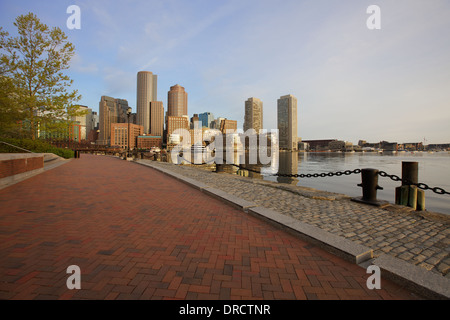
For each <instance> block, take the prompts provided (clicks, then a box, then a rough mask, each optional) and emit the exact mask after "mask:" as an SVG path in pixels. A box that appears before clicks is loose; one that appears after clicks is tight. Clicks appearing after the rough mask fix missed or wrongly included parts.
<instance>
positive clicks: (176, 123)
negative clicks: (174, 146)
mask: <svg viewBox="0 0 450 320" xmlns="http://www.w3.org/2000/svg"><path fill="white" fill-rule="evenodd" d="M177 129H185V130H189V121H188V117H187V116H186V117H172V116H168V117H166V135H167V143H169V142H171V141H173V139H175V140H176V138H174V137H172V135H173V134H174V132H175V130H177ZM171 143H173V142H171Z"/></svg>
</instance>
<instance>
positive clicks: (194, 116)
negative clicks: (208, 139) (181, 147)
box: [189, 113, 200, 129]
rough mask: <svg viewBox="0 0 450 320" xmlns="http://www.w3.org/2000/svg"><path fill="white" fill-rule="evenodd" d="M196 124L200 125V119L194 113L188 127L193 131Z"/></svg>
mask: <svg viewBox="0 0 450 320" xmlns="http://www.w3.org/2000/svg"><path fill="white" fill-rule="evenodd" d="M196 123H200V119H199V117H198V114H196V113H194V115H193V116H192V118H191V122H190V125H189V126H190V128H191V129H194V127H195V124H196Z"/></svg>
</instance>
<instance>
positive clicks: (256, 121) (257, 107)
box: [244, 98, 263, 133]
mask: <svg viewBox="0 0 450 320" xmlns="http://www.w3.org/2000/svg"><path fill="white" fill-rule="evenodd" d="M248 129H254V130H255V132H256V133H259V131H260V130H262V129H263V103H262V101H261V100H260V99H258V98H249V99H248V100H247V101H245V117H244V132H245V131H247V130H248Z"/></svg>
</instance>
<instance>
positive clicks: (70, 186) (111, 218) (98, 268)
mask: <svg viewBox="0 0 450 320" xmlns="http://www.w3.org/2000/svg"><path fill="white" fill-rule="evenodd" d="M0 203H1V213H0V299H214V300H215V299H283V300H286V299H416V298H417V296H416V295H414V294H412V293H411V292H409V291H407V290H405V289H403V288H401V287H399V286H398V285H396V284H394V283H391V282H389V281H387V280H385V279H382V283H381V285H382V289H381V290H369V289H367V287H366V280H367V278H368V276H369V275H368V274H366V270H365V269H363V268H361V267H359V266H357V265H355V264H352V263H350V262H347V261H345V260H343V259H341V258H338V257H336V256H333V255H331V254H329V253H327V252H325V251H324V250H322V249H320V248H318V247H315V246H313V245H311V244H309V243H307V242H304V241H302V240H300V239H298V238H296V237H294V236H293V235H291V234H288V233H286V232H284V231H282V230H280V229H278V228H275V227H273V226H271V225H269V224H267V223H265V222H263V221H262V220H260V219H258V218H256V217H253V216H250V215H248V214H245V213H244V212H242V211H241V210H238V209H235V208H234V207H232V206H229V205H227V204H225V203H223V202H221V201H219V200H216V199H214V198H212V197H210V196H208V195H206V194H204V193H202V192H201V191H198V190H196V189H194V188H192V187H190V186H188V185H186V184H183V183H180V182H178V181H177V180H175V179H173V178H170V177H168V176H166V175H164V174H162V173H160V172H158V171H156V170H154V169H151V168H147V167H144V166H140V165H137V164H134V163H129V162H126V161H123V160H119V159H116V158H112V157H102V156H93V155H85V154H82V155H81V158H79V159H73V160H72V161H70V162H69V163H67V164H64V165H62V166H59V167H57V168H54V169H52V170H49V171H46V172H44V173H42V174H39V175H37V176H34V177H32V178H30V179H28V180H25V181H22V182H20V183H17V184H15V185H12V186H9V187H7V188H4V189H2V190H0ZM70 265H78V266H79V267H80V269H81V289H79V290H77V289H74V290H69V289H68V288H67V286H66V280H67V278H68V277H69V275H68V274H67V273H66V269H67V267H68V266H70Z"/></svg>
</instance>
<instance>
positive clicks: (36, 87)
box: [0, 13, 81, 140]
mask: <svg viewBox="0 0 450 320" xmlns="http://www.w3.org/2000/svg"><path fill="white" fill-rule="evenodd" d="M14 26H16V27H17V34H18V35H17V36H16V37H9V34H8V32H6V31H2V29H1V28H0V50H1V55H0V76H1V77H2V79H4V80H5V82H8V83H9V89H8V93H9V94H8V95H7V96H8V98H7V99H5V100H4V101H2V102H0V103H3V104H4V108H3V109H4V110H5V111H7V110H8V109H9V110H14V111H15V112H13V113H14V114H16V115H18V114H20V115H21V116H20V117H19V118H22V119H25V120H26V122H27V123H28V128H27V130H28V134H29V137H31V138H32V139H33V140H34V139H36V133H37V129H38V128H39V127H46V128H50V127H55V126H56V127H57V126H58V125H55V124H61V126H65V125H66V122H65V121H66V120H67V119H68V118H70V116H74V115H81V114H77V113H76V112H75V114H73V109H74V108H73V107H72V105H73V104H74V103H75V102H76V101H78V100H79V99H80V98H81V96H80V95H79V94H78V91H77V90H71V89H70V87H71V85H72V83H73V80H71V79H70V77H69V76H67V75H66V74H64V70H66V69H68V68H69V66H70V60H71V58H72V57H73V55H74V53H75V48H74V46H73V44H72V43H70V42H68V41H67V36H66V35H65V34H64V32H63V31H62V30H61V29H60V28H58V27H54V28H52V29H50V28H49V27H48V26H47V25H45V24H43V23H41V21H40V20H39V19H38V17H37V16H36V15H35V14H33V13H28V14H27V15H21V16H19V17H17V18H16V21H15V22H14ZM69 113H70V114H69ZM50 124H51V125H50Z"/></svg>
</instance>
